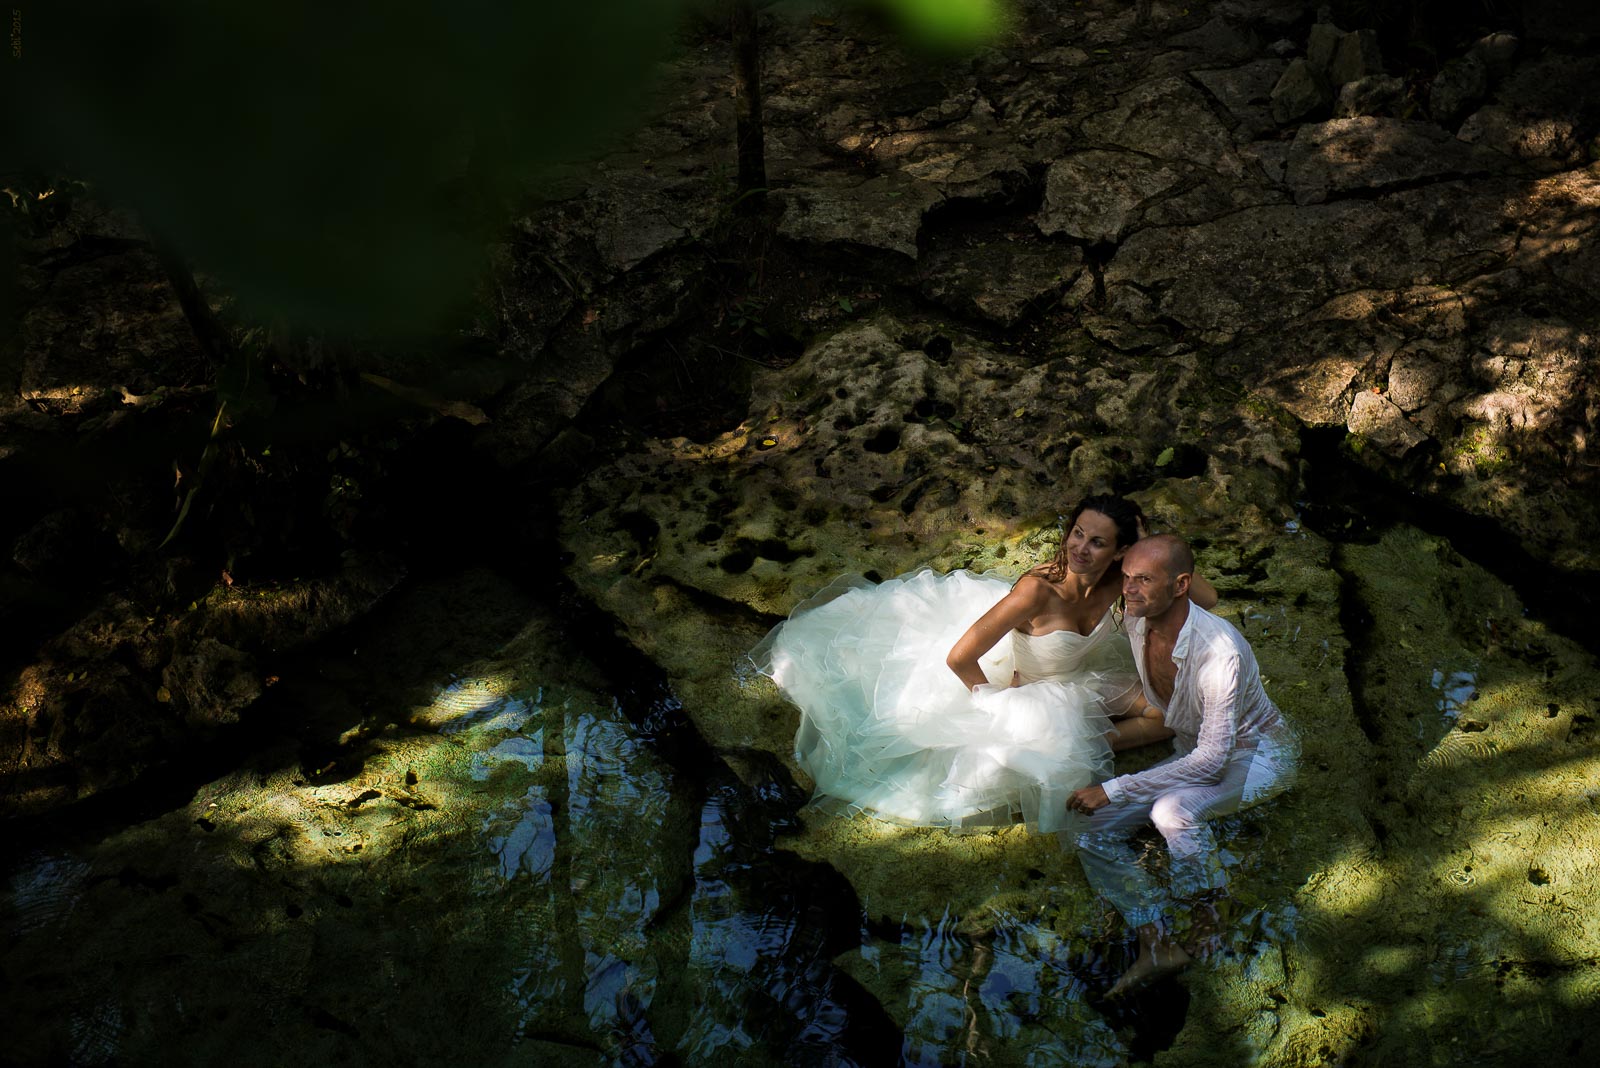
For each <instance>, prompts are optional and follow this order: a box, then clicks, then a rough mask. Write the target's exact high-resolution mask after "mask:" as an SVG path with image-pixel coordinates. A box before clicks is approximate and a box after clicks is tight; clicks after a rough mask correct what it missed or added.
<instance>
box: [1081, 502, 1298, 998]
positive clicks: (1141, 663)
mask: <svg viewBox="0 0 1600 1068" xmlns="http://www.w3.org/2000/svg"><path fill="white" fill-rule="evenodd" d="M1193 572H1194V554H1193V552H1192V551H1190V549H1189V546H1188V544H1187V543H1186V542H1185V541H1184V540H1183V539H1182V538H1177V537H1174V536H1172V535H1170V534H1158V535H1155V536H1153V537H1149V538H1145V539H1143V540H1142V541H1138V542H1135V543H1134V544H1133V545H1132V546H1131V547H1129V549H1128V551H1127V555H1125V556H1124V557H1123V558H1122V593H1123V597H1124V598H1125V600H1126V602H1127V614H1128V615H1129V616H1130V617H1132V622H1131V624H1130V626H1129V628H1128V637H1129V640H1130V641H1131V643H1132V645H1133V657H1134V661H1135V663H1136V664H1137V665H1138V668H1139V677H1140V680H1141V681H1142V682H1143V683H1144V693H1145V698H1146V699H1147V700H1149V701H1150V703H1151V705H1153V706H1154V707H1156V708H1158V709H1162V710H1164V717H1165V719H1164V722H1165V724H1166V727H1167V729H1168V730H1169V731H1170V732H1171V733H1172V734H1173V735H1174V736H1175V741H1174V748H1175V749H1176V753H1175V755H1174V756H1172V757H1171V758H1169V759H1167V760H1164V761H1162V762H1161V763H1159V764H1157V765H1155V766H1154V767H1151V768H1148V769H1146V770H1145V771H1141V772H1138V773H1136V774H1132V775H1119V776H1117V777H1116V778H1114V779H1110V780H1108V781H1107V782H1105V783H1103V784H1101V785H1098V786H1089V787H1085V788H1084V789H1082V790H1078V791H1076V792H1075V793H1074V794H1073V795H1072V798H1071V799H1070V800H1069V801H1068V802H1067V807H1068V808H1069V809H1072V810H1074V811H1077V812H1083V813H1087V814H1090V816H1089V819H1088V829H1087V830H1086V831H1084V832H1083V833H1082V834H1080V835H1079V838H1078V848H1079V851H1080V852H1079V856H1080V858H1081V859H1082V862H1083V870H1084V874H1085V875H1087V876H1088V878H1089V882H1090V885H1092V886H1093V887H1094V888H1095V889H1096V890H1097V891H1098V892H1099V893H1100V894H1101V895H1102V896H1103V897H1105V898H1106V899H1107V900H1108V901H1110V902H1111V904H1112V905H1113V906H1114V907H1115V908H1116V910H1117V911H1118V912H1120V913H1121V914H1122V916H1123V919H1124V920H1126V921H1127V923H1128V924H1129V926H1131V927H1133V928H1135V929H1136V930H1137V932H1138V935H1139V958H1138V960H1136V961H1135V962H1134V964H1133V966H1132V967H1131V968H1129V969H1128V971H1127V972H1126V973H1125V974H1124V975H1123V976H1122V978H1120V979H1119V980H1117V983H1116V985H1115V986H1113V987H1112V988H1111V994H1112V995H1113V996H1115V995H1119V994H1122V993H1125V992H1127V991H1129V990H1131V989H1133V988H1135V987H1138V986H1142V985H1143V984H1145V983H1148V982H1150V981H1151V980H1153V979H1156V978H1158V977H1160V976H1162V975H1165V974H1168V973H1170V972H1175V971H1178V970H1179V969H1181V968H1183V967H1184V966H1185V965H1187V964H1188V963H1189V961H1190V960H1191V959H1192V957H1193V954H1194V953H1195V952H1196V951H1197V946H1196V945H1194V944H1192V943H1191V944H1189V945H1185V944H1184V943H1183V942H1182V941H1180V940H1179V939H1178V937H1177V936H1176V934H1175V933H1174V931H1173V930H1172V916H1171V913H1172V910H1173V905H1174V903H1175V900H1177V901H1182V902H1184V903H1185V904H1186V905H1188V906H1189V907H1190V908H1193V907H1195V906H1196V905H1203V904H1205V903H1206V899H1207V898H1209V897H1213V896H1214V892H1215V891H1217V890H1220V889H1221V888H1222V887H1223V886H1224V885H1225V884H1226V882H1227V876H1226V874H1225V873H1224V872H1223V870H1222V865H1221V863H1220V861H1219V860H1218V855H1217V846H1216V841H1215V840H1214V839H1213V837H1212V834H1211V829H1210V828H1209V827H1208V826H1207V825H1206V821H1207V820H1208V819H1210V818H1211V817H1213V816H1220V815H1225V814H1227V813H1229V812H1234V811H1237V810H1238V809H1239V808H1241V807H1242V806H1244V805H1248V804H1250V803H1252V802H1254V801H1258V800H1261V799H1263V798H1264V797H1266V796H1269V795H1270V794H1272V793H1276V792H1277V791H1278V790H1280V789H1282V788H1283V787H1284V786H1287V784H1288V778H1289V773H1290V772H1291V771H1292V767H1293V761H1294V757H1295V750H1296V745H1295V740H1294V735H1293V733H1292V732H1291V731H1290V730H1289V729H1288V727H1287V726H1286V725H1285V724H1284V721H1283V717H1282V715H1281V714H1280V713H1279V712H1278V709H1277V708H1276V707H1275V706H1274V705H1273V703H1272V701H1271V700H1270V699H1269V698H1268V697H1267V695H1266V692H1265V691H1264V690H1263V689H1262V688H1261V675H1260V672H1259V671H1258V669H1257V667H1256V658H1255V654H1253V653H1252V652H1251V651H1250V645H1249V643H1248V642H1246V641H1245V639H1244V636H1243V635H1241V634H1240V633H1239V632H1238V631H1237V630H1235V629H1234V627H1233V626H1232V624H1230V623H1228V622H1227V621H1225V620H1223V619H1219V618H1218V617H1216V616H1214V615H1212V614H1211V613H1210V612H1207V611H1206V610H1205V609H1203V608H1201V607H1200V606H1199V605H1197V604H1194V603H1193V602H1191V601H1190V600H1189V582H1190V578H1191V576H1192V574H1193ZM1147 824H1154V825H1155V828H1156V829H1157V830H1158V831H1160V832H1161V835H1162V837H1163V838H1165V839H1166V843H1167V850H1168V852H1169V853H1170V855H1171V868H1170V878H1169V879H1168V883H1169V884H1170V886H1163V885H1161V884H1160V883H1159V882H1158V881H1157V880H1156V879H1155V878H1154V877H1153V876H1152V875H1151V873H1150V872H1149V871H1147V870H1146V869H1145V868H1144V867H1143V866H1141V865H1140V863H1139V857H1138V851H1137V850H1136V849H1135V847H1134V845H1133V843H1132V838H1133V836H1134V835H1135V834H1137V833H1138V832H1139V830H1140V829H1141V828H1143V827H1144V826H1146V825H1147Z"/></svg>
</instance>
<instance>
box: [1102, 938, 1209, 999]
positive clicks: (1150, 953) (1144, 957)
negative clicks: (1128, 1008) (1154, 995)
mask: <svg viewBox="0 0 1600 1068" xmlns="http://www.w3.org/2000/svg"><path fill="white" fill-rule="evenodd" d="M1193 960H1194V958H1193V957H1191V956H1190V955H1189V954H1188V953H1187V952H1186V951H1185V950H1184V948H1183V947H1182V946H1180V945H1178V944H1177V943H1175V942H1167V941H1164V940H1148V941H1147V940H1146V939H1144V938H1140V939H1139V959H1138V960H1136V961H1134V962H1133V965H1132V967H1130V968H1129V969H1128V970H1127V971H1125V972H1123V973H1122V978H1120V979H1118V980H1117V981H1116V982H1115V983H1114V984H1112V987H1111V989H1110V990H1108V991H1107V992H1106V997H1108V998H1120V997H1122V996H1124V995H1126V994H1130V993H1132V992H1133V991H1135V990H1138V989H1140V988H1141V987H1146V986H1149V985H1150V984H1151V983H1153V982H1155V981H1156V980H1158V979H1164V978H1165V977H1167V976H1169V975H1174V974H1176V973H1178V972H1181V971H1183V969H1185V968H1187V967H1188V966H1189V964H1190V962H1192V961H1193Z"/></svg>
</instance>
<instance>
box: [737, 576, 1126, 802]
mask: <svg viewBox="0 0 1600 1068" xmlns="http://www.w3.org/2000/svg"><path fill="white" fill-rule="evenodd" d="M1010 587H1011V581H1010V580H1009V579H1006V578H1000V577H995V576H989V575H977V574H973V573H971V572H967V571H954V572H951V573H949V574H945V575H941V574H938V573H936V572H933V571H930V570H922V571H917V572H913V573H911V574H909V575H902V576H899V577H896V578H893V579H890V580H888V581H886V582H883V583H873V582H870V581H868V580H867V579H864V578H861V577H859V576H846V577H845V578H842V579H839V580H837V581H836V582H834V583H833V584H831V585H830V586H828V587H827V588H826V589H824V590H823V591H821V592H820V593H818V594H817V595H816V596H814V597H812V598H810V599H809V600H807V601H806V602H804V603H803V604H801V605H800V606H799V607H798V608H796V609H795V611H794V613H793V614H792V615H791V616H790V618H789V620H788V621H787V622H785V623H782V624H780V625H778V626H777V627H775V628H774V629H773V630H772V632H771V633H770V634H768V635H767V637H766V638H765V639H764V640H763V641H762V642H761V643H760V644H759V645H757V646H756V648H755V649H753V650H751V653H750V656H751V659H752V660H753V661H754V662H755V665H756V668H757V670H759V671H761V672H762V673H763V674H766V675H769V676H771V677H772V678H773V680H774V681H775V682H776V683H777V684H778V686H779V687H780V688H781V689H782V691H783V692H784V694H785V695H786V696H787V697H788V698H789V699H790V700H791V701H793V702H794V704H795V705H797V706H798V707H799V709H800V727H799V730H798V731H797V732H796V735H795V759H796V761H797V762H798V763H799V765H800V767H801V768H803V769H804V770H805V771H806V773H807V774H809V775H810V776H811V778H812V779H813V780H814V781H815V783H816V795H815V797H814V799H813V804H814V805H815V806H817V807H819V808H821V809H824V810H826V811H833V812H839V813H843V814H854V813H867V814H869V815H871V816H874V817H876V818H878V819H882V820H888V821H891V822H894V823H900V824H906V825H910V826H934V827H949V828H973V829H977V828H992V827H997V826H1010V825H1012V824H1015V823H1025V824H1027V825H1028V826H1029V827H1030V829H1033V830H1036V831H1039V832H1057V831H1062V830H1071V829H1072V827H1074V826H1075V822H1074V821H1075V819H1076V817H1073V816H1071V815H1070V814H1069V813H1068V812H1067V810H1066V802H1067V798H1068V797H1069V796H1070V795H1071V793H1072V791H1074V790H1076V789H1078V788H1080V787H1082V786H1086V785H1088V784H1090V783H1092V782H1099V781H1102V780H1104V779H1105V778H1107V777H1109V775H1110V774H1111V749H1110V745H1109V743H1108V742H1107V739H1106V732H1107V731H1108V730H1109V728H1110V724H1109V719H1108V712H1107V707H1108V702H1115V701H1117V700H1119V699H1122V698H1125V696H1126V695H1127V694H1128V692H1129V691H1130V689H1133V688H1136V686H1137V679H1136V677H1134V676H1132V674H1131V672H1130V670H1129V669H1131V661H1127V660H1123V661H1122V662H1121V663H1122V664H1123V665H1124V667H1123V670H1085V671H1077V672H1074V673H1072V674H1070V675H1068V676H1067V677H1057V678H1044V679H1034V680H1030V681H1026V682H1025V683H1024V684H1022V685H1017V686H1013V685H1011V682H1012V673H1013V670H1014V665H1013V661H1012V657H1011V649H1010V642H1009V641H1003V642H1001V643H1000V645H998V646H997V647H996V648H995V649H994V650H993V651H991V652H990V653H989V655H987V656H986V657H984V658H983V659H982V660H981V661H980V664H981V666H982V668H983V670H984V673H985V675H986V676H987V677H988V679H989V680H990V683H991V685H988V686H984V687H980V692H979V693H978V695H977V696H974V695H973V694H972V693H971V692H970V691H968V689H967V688H966V687H965V686H964V685H963V684H962V683H961V681H960V680H959V679H957V678H956V676H955V674H954V673H953V672H952V671H951V670H950V669H949V667H948V666H946V664H945V658H946V656H948V654H949V652H950V649H951V647H952V646H953V645H954V644H955V642H956V640H957V639H958V638H960V637H961V635H962V634H963V633H965V632H966V630H967V628H968V627H970V626H971V625H972V624H973V622H975V621H976V620H977V619H978V617H979V616H981V615H983V613H984V612H986V611H988V610H989V609H990V608H991V607H993V606H994V605H995V603H996V602H998V601H999V600H1000V599H1001V598H1002V597H1004V596H1005V595H1006V592H1007V591H1008V590H1009V589H1010ZM1116 638H1117V640H1120V641H1123V642H1124V643H1125V641H1126V640H1125V639H1124V638H1122V636H1121V635H1120V634H1118V635H1116Z"/></svg>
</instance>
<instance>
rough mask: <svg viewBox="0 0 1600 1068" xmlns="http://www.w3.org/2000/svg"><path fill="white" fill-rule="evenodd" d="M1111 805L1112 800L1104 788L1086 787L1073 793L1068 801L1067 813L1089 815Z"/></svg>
mask: <svg viewBox="0 0 1600 1068" xmlns="http://www.w3.org/2000/svg"><path fill="white" fill-rule="evenodd" d="M1110 803H1111V798H1109V797H1107V796H1106V788H1105V787H1104V786H1085V787H1084V788H1083V789H1081V790H1074V791H1073V792H1072V796H1071V797H1070V798H1068V799H1067V811H1069V812H1082V813H1085V814H1087V813H1090V812H1093V811H1094V810H1095V809H1097V808H1104V807H1105V806H1106V805H1109V804H1110Z"/></svg>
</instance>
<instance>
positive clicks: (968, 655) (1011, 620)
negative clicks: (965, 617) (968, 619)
mask: <svg viewBox="0 0 1600 1068" xmlns="http://www.w3.org/2000/svg"><path fill="white" fill-rule="evenodd" d="M1046 596H1048V594H1047V592H1046V587H1045V583H1044V581H1043V580H1042V579H1037V578H1034V577H1033V576H1031V575H1024V576H1023V577H1022V580H1021V581H1019V582H1018V583H1017V584H1016V585H1015V586H1013V587H1011V592H1010V593H1008V594H1006V595H1005V596H1004V597H1002V598H1001V599H1000V603H999V604H997V605H995V606H994V607H993V608H991V609H989V610H988V611H987V612H985V613H984V614H983V616H982V617H981V618H980V619H979V620H978V621H977V622H976V623H974V624H973V625H972V626H970V627H968V628H967V632H966V633H965V634H963V635H962V636H961V638H960V640H958V641H957V642H956V644H955V646H954V647H953V648H952V649H951V650H950V655H949V656H947V657H945V660H944V662H945V663H946V664H947V665H949V667H950V670H951V671H954V672H955V673H956V677H957V678H958V679H960V680H961V681H962V683H963V684H965V685H966V687H967V689H969V690H970V689H972V687H974V686H977V685H979V684H980V683H985V682H988V681H989V679H988V677H987V676H985V675H984V673H983V668H981V667H979V666H978V658H979V657H981V656H983V654H984V653H987V652H988V651H989V650H990V649H993V648H994V647H995V646H996V645H997V644H999V642H1000V639H1001V638H1004V637H1005V636H1006V634H1007V633H1008V632H1010V631H1013V630H1016V629H1017V628H1018V627H1020V626H1023V625H1024V624H1026V623H1027V622H1028V620H1030V619H1032V618H1033V617H1034V616H1036V615H1038V614H1039V611H1040V609H1041V608H1042V607H1043V604H1044V599H1045V597H1046Z"/></svg>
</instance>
